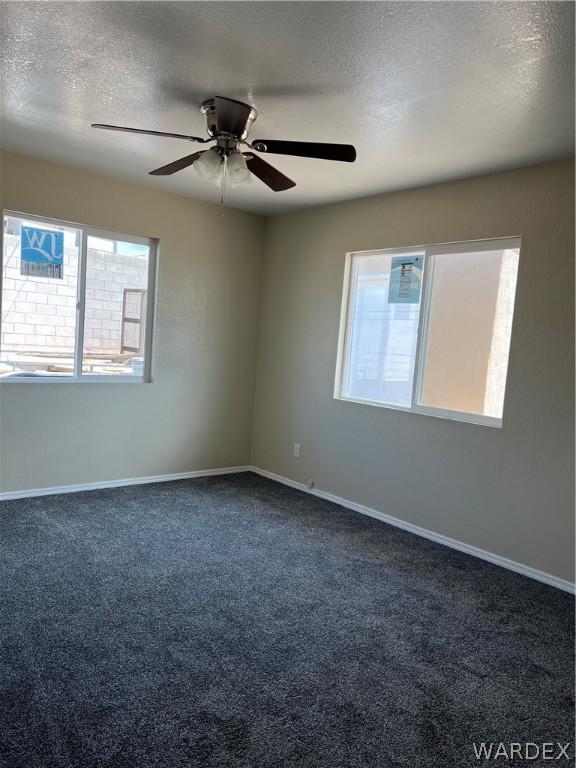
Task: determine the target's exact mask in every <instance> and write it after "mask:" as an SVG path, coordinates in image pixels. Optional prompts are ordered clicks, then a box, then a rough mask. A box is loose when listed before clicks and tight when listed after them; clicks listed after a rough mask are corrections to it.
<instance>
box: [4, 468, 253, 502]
mask: <svg viewBox="0 0 576 768" xmlns="http://www.w3.org/2000/svg"><path fill="white" fill-rule="evenodd" d="M249 471H252V467H220V468H218V469H197V470H193V471H191V472H175V473H173V474H171V475H148V476H147V477H126V478H123V479H121V480H100V481H98V482H96V483H78V484H76V485H57V486H55V487H53V488H31V489H30V490H27V491H4V492H3V493H0V501H10V500H11V499H27V498H30V497H32V496H53V495H54V494H57V493H77V492H78V491H98V490H101V489H102V488H120V487H121V486H123V485H146V484H147V483H167V482H170V481H171V480H189V479H190V478H194V477H209V476H210V475H231V474H233V473H235V472H249Z"/></svg>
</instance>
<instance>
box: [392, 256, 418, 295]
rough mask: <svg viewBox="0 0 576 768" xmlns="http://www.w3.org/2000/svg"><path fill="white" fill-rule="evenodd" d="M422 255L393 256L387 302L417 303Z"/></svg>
mask: <svg viewBox="0 0 576 768" xmlns="http://www.w3.org/2000/svg"><path fill="white" fill-rule="evenodd" d="M423 266H424V256H393V257H392V269H391V271H390V287H389V289H388V304H418V302H419V301H420V286H421V284H422V268H423Z"/></svg>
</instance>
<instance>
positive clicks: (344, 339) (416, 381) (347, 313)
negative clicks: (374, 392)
mask: <svg viewBox="0 0 576 768" xmlns="http://www.w3.org/2000/svg"><path fill="white" fill-rule="evenodd" d="M503 245H506V247H507V248H510V249H515V250H518V251H520V250H521V247H522V238H521V237H520V236H511V237H497V238H491V239H485V240H470V241H461V242H452V243H434V244H429V245H420V246H410V247H405V248H378V249H373V250H366V251H349V252H348V253H346V260H345V266H344V283H343V287H342V301H341V306H340V323H339V330H338V346H337V351H336V368H335V373H334V395H333V397H334V399H335V400H343V401H347V402H350V403H358V404H359V405H372V406H376V407H378V408H386V409H389V410H395V411H405V412H409V413H418V414H421V415H425V416H435V417H437V418H441V419H448V420H450V421H463V422H466V423H467V424H476V425H479V426H484V427H491V428H496V429H502V417H496V416H486V415H484V414H476V413H468V412H465V411H454V410H451V409H448V408H437V407H434V406H430V405H426V404H424V403H422V402H421V400H422V389H423V383H424V370H425V363H426V347H427V343H428V325H429V320H430V307H431V300H432V286H433V278H434V268H435V263H436V258H435V257H436V256H437V255H445V254H449V253H462V254H463V255H466V254H468V253H478V252H482V251H492V250H501V249H502V247H503ZM400 254H402V255H407V256H408V255H415V254H422V255H423V256H424V268H423V272H422V284H421V288H420V298H419V305H420V306H419V317H418V331H417V341H416V354H415V356H414V371H413V381H412V394H411V403H410V405H407V406H403V405H395V404H393V403H387V402H384V401H382V400H368V399H364V398H361V397H353V396H351V395H347V394H346V389H347V386H348V374H349V367H350V344H351V341H350V340H351V336H352V333H353V330H354V324H353V323H354V318H353V314H354V306H355V303H356V295H357V283H358V279H357V267H356V263H357V259H358V257H372V256H379V255H382V256H394V255H400ZM512 315H514V303H512ZM510 344H511V337H510V339H509V344H508V353H509V351H510ZM507 372H508V366H506V374H507Z"/></svg>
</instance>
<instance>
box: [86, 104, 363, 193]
mask: <svg viewBox="0 0 576 768" xmlns="http://www.w3.org/2000/svg"><path fill="white" fill-rule="evenodd" d="M200 111H201V112H202V114H203V115H204V116H205V118H206V130H207V133H208V138H207V139H202V138H198V137H197V136H186V135H184V134H181V133H166V132H165V131H147V130H143V129H141V128H126V127H124V126H120V125H104V124H103V123H93V124H92V128H103V129H105V130H109V131H127V132H128V133H143V134H147V135H149V136H167V137H168V138H171V139H184V140H185V141H192V142H195V143H197V144H206V143H207V142H211V141H215V142H216V144H215V146H213V147H211V148H210V149H208V150H203V151H201V152H195V153H194V154H192V155H187V156H186V157H181V158H180V159H179V160H175V161H174V162H172V163H168V165H163V166H162V167H161V168H156V170H154V171H150V174H151V175H152V176H169V175H171V174H173V173H176V172H177V171H181V170H183V169H184V168H188V166H191V165H194V164H195V168H196V170H197V171H198V173H199V174H200V175H201V176H202V177H203V178H205V179H209V180H212V181H222V185H223V186H224V184H225V182H226V180H227V179H229V180H230V181H231V182H232V183H242V182H246V181H250V178H251V174H254V176H257V177H258V178H259V179H260V180H261V181H263V182H264V184H266V185H267V186H268V187H270V189H272V190H273V191H274V192H281V191H283V190H286V189H291V188H292V187H295V186H296V183H295V182H294V181H292V179H289V178H288V176H285V175H284V174H283V173H281V172H280V171H279V170H277V169H276V168H274V167H273V166H272V165H270V164H269V163H267V162H266V161H265V160H263V159H262V158H261V157H259V156H258V154H256V153H259V154H276V155H293V156H295V157H312V158H319V159H321V160H340V161H342V162H345V163H353V162H354V160H356V150H355V148H354V147H353V146H352V145H351V144H322V143H316V142H306V141H276V140H274V139H256V140H254V141H251V142H250V141H248V134H249V132H250V129H251V128H252V124H253V123H254V121H255V120H256V117H257V112H256V110H255V109H254V108H253V107H251V106H250V105H249V104H244V103H243V102H241V101H236V100H235V99H226V98H224V97H223V96H215V97H214V98H213V99H208V100H207V101H204V102H203V103H202V105H201V106H200ZM241 147H247V148H248V149H247V151H243V150H242V149H241Z"/></svg>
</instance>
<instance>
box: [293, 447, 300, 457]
mask: <svg viewBox="0 0 576 768" xmlns="http://www.w3.org/2000/svg"><path fill="white" fill-rule="evenodd" d="M293 455H294V458H295V459H299V458H300V443H294V451H293Z"/></svg>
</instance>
